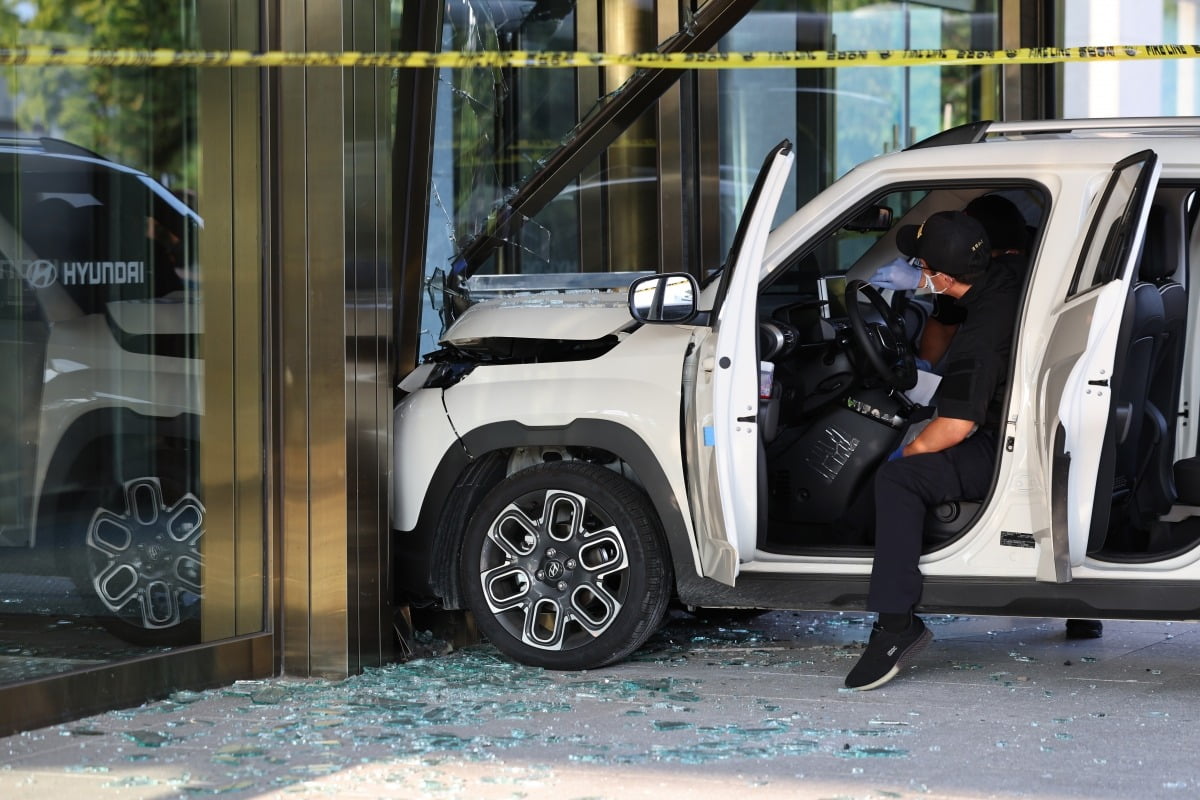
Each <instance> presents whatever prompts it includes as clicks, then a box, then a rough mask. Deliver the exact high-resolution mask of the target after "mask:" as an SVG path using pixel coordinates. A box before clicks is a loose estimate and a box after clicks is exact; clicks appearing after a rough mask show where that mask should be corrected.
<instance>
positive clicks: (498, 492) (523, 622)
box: [460, 461, 672, 670]
mask: <svg viewBox="0 0 1200 800" xmlns="http://www.w3.org/2000/svg"><path fill="white" fill-rule="evenodd" d="M460 570H461V580H462V586H463V591H464V594H465V596H466V600H467V607H468V608H470V610H471V612H472V613H473V614H474V615H475V619H476V622H477V623H478V625H479V629H480V631H482V632H483V634H484V635H485V636H486V637H487V638H488V640H489V641H490V642H491V643H492V644H493V645H495V646H496V647H497V648H498V649H499V650H501V651H502V652H503V653H505V654H506V655H508V656H509V657H510V658H512V659H513V660H515V661H519V662H521V663H523V664H529V665H531V666H537V667H546V668H549V669H564V670H579V669H592V668H595V667H601V666H604V665H606V664H611V663H613V662H615V661H620V660H621V659H623V658H625V657H626V656H628V655H629V654H630V653H632V652H633V651H634V650H636V649H637V648H638V647H640V646H641V645H642V644H643V643H644V642H645V641H646V639H647V638H649V636H650V635H651V634H652V633H654V632H655V631H656V630H658V627H659V626H660V625H661V624H662V620H663V617H664V616H665V614H666V611H667V605H668V602H669V601H670V598H671V590H672V572H671V563H670V558H669V557H668V554H667V550H666V547H665V545H664V543H663V537H662V535H661V533H660V529H659V525H658V521H657V517H656V516H655V515H654V512H653V511H652V507H651V504H650V501H649V499H648V498H647V497H646V495H645V494H644V493H643V492H642V491H641V490H640V489H639V488H637V487H636V486H634V485H633V484H632V483H630V482H629V481H627V480H625V479H624V478H622V477H621V476H620V475H617V474H616V473H615V472H613V471H611V470H608V469H605V468H603V467H598V466H596V465H594V464H588V463H586V462H581V461H562V462H555V463H552V464H542V465H538V466H535V467H531V468H529V469H526V470H522V471H521V472H518V473H516V474H514V475H511V476H509V477H508V478H505V479H504V480H503V481H501V482H500V483H499V484H497V485H496V487H495V488H494V489H492V491H490V492H489V493H488V494H487V496H486V497H485V498H484V499H483V502H481V503H480V505H479V508H478V509H477V510H476V511H475V513H474V514H473V515H472V517H471V522H470V524H469V525H468V527H467V533H466V537H465V539H464V542H463V550H462V558H461V561H460Z"/></svg>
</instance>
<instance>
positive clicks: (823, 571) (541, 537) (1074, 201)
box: [393, 119, 1200, 668]
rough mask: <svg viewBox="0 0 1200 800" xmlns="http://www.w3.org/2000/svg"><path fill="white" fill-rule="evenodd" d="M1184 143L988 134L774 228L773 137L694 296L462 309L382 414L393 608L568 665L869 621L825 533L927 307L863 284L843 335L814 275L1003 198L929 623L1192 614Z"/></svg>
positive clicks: (917, 160)
mask: <svg viewBox="0 0 1200 800" xmlns="http://www.w3.org/2000/svg"><path fill="white" fill-rule="evenodd" d="M1198 146H1200V119H1172V120H1108V121H1104V120H1098V121H1056V122H1029V123H1006V124H987V123H981V124H978V125H972V126H968V127H965V128H959V129H954V130H951V131H947V132H946V133H944V134H941V135H939V136H937V137H934V139H931V140H929V141H927V142H925V143H922V144H921V145H919V146H917V147H914V148H911V149H909V150H906V151H903V152H899V153H893V154H890V155H886V156H883V157H880V158H877V159H874V160H872V161H869V162H867V163H865V164H862V165H860V166H859V167H857V168H855V169H854V170H852V171H850V172H849V173H848V174H847V175H846V176H844V177H843V178H842V179H840V180H839V181H837V182H836V183H835V184H834V185H832V186H831V187H830V188H828V189H827V190H826V191H824V192H822V193H821V194H820V195H819V196H818V197H816V198H815V199H814V200H813V201H812V202H810V203H809V204H807V205H806V206H804V207H803V208H802V209H800V210H799V211H798V212H796V213H795V214H794V215H793V216H792V217H791V218H790V219H789V220H787V221H786V222H785V223H783V224H782V225H780V226H779V227H778V228H777V229H776V230H774V231H771V232H770V233H769V235H768V230H767V229H768V227H769V225H770V220H771V219H772V217H773V214H774V211H775V206H776V203H777V200H778V197H779V192H780V190H781V188H782V185H783V183H784V180H785V179H786V176H787V174H788V171H789V169H790V165H791V161H792V158H791V154H790V148H789V147H788V146H787V145H786V144H785V145H781V146H780V147H779V148H777V149H776V150H775V151H774V152H773V153H772V154H771V155H770V156H769V157H768V159H767V162H766V164H765V165H764V170H763V173H762V175H761V176H760V178H759V181H758V183H757V185H756V186H755V190H754V192H753V194H752V197H751V199H750V203H749V205H748V208H747V211H746V216H745V218H744V219H743V221H742V226H741V228H740V229H739V234H738V237H737V241H736V242H735V245H734V252H733V254H732V255H731V258H730V261H729V263H728V264H727V266H726V268H725V270H724V271H723V272H722V273H720V274H719V275H718V276H717V277H716V278H715V279H713V280H711V281H710V282H709V283H708V284H707V285H705V286H703V287H699V286H694V285H693V282H692V279H691V278H689V277H687V276H652V277H649V278H642V279H639V282H637V283H635V284H634V285H633V287H632V288H631V291H630V293H629V297H628V298H627V297H626V296H622V295H614V294H600V293H598V294H595V295H590V296H578V295H549V296H533V297H526V298H513V299H497V300H492V301H488V302H484V303H480V304H477V305H474V306H472V307H470V308H469V309H467V311H466V312H465V313H464V314H463V315H462V316H461V317H460V318H459V319H458V320H457V322H456V323H455V324H454V326H453V327H451V328H450V329H449V330H448V331H447V333H446V334H445V336H444V337H443V339H442V345H443V348H442V349H441V350H440V351H438V352H436V353H433V354H431V355H430V356H429V357H427V358H426V360H425V363H423V364H422V365H421V366H419V367H418V368H417V369H416V370H415V371H414V372H413V373H411V374H410V375H409V376H408V377H407V378H406V379H405V380H404V381H403V383H402V386H401V388H402V389H403V390H405V392H407V394H406V396H405V397H404V398H403V399H402V401H401V402H400V403H399V405H398V406H397V408H396V410H395V448H396V450H395V453H396V460H395V463H396V469H395V471H394V509H393V527H394V528H395V529H396V534H395V536H396V542H397V543H398V549H397V551H398V553H400V554H401V555H400V557H399V559H398V566H397V569H398V570H399V583H400V587H401V589H402V591H404V592H406V593H407V595H408V597H409V599H411V600H414V601H425V602H431V603H438V604H440V605H442V606H443V607H447V608H469V609H470V610H471V611H472V612H474V615H475V616H476V618H477V620H478V623H479V625H480V628H481V629H482V630H483V631H484V633H485V634H486V635H487V636H488V637H489V638H490V639H491V641H492V642H493V643H494V644H495V645H496V646H497V647H499V648H500V649H502V650H503V651H505V652H506V653H508V654H510V655H511V656H513V657H514V658H516V659H518V660H521V661H524V662H527V663H532V664H540V665H544V666H549V667H560V668H584V667H591V666H596V665H600V664H605V663H608V662H611V661H614V660H617V659H620V658H623V657H625V656H626V655H628V654H629V653H630V652H632V651H633V650H634V649H635V648H637V647H638V646H639V645H640V644H641V643H642V642H643V641H644V640H645V638H646V637H647V636H648V635H649V634H650V633H651V632H652V631H653V630H654V629H655V627H656V626H657V625H658V624H659V622H660V620H661V619H662V616H663V613H664V611H665V609H666V608H667V606H668V603H670V602H671V601H672V600H673V599H677V600H678V601H680V602H682V603H683V604H686V605H689V606H703V607H742V608H806V609H816V608H825V609H861V608H862V607H863V606H864V604H865V595H866V589H867V583H868V577H869V573H870V568H871V557H872V550H871V548H869V547H866V546H861V545H858V544H854V543H851V542H848V541H846V540H845V538H844V533H845V532H844V531H842V530H841V529H839V527H838V526H837V525H836V524H835V522H836V520H838V518H839V517H840V515H841V514H842V513H843V512H844V511H845V510H846V508H847V507H848V506H849V505H850V504H851V503H852V502H853V499H854V497H855V495H856V493H857V492H858V491H859V490H860V489H861V488H862V487H863V485H864V483H865V481H866V480H867V479H868V478H869V476H870V475H871V473H872V471H873V470H874V468H875V467H876V466H877V465H878V463H879V462H880V460H881V459H883V458H884V457H885V456H886V454H887V453H889V452H890V451H891V450H892V449H893V448H894V447H895V446H896V443H897V441H898V439H899V437H900V436H901V435H902V432H903V428H904V425H905V420H906V419H907V418H908V417H910V416H911V415H912V414H913V413H915V411H916V409H913V408H912V407H911V404H910V403H909V402H908V400H907V398H906V397H905V396H904V395H903V393H902V391H901V389H900V388H897V387H907V386H908V385H909V384H910V383H911V380H912V379H913V377H914V376H913V375H912V373H911V371H910V370H911V363H912V362H911V358H910V357H909V355H910V354H909V352H908V348H909V346H910V343H911V339H912V338H913V337H915V336H916V335H917V334H918V332H919V325H920V324H921V321H922V319H923V318H924V307H923V306H922V305H921V303H922V302H923V301H922V300H921V299H920V298H917V299H913V300H908V299H907V298H901V297H893V298H892V304H891V305H889V304H887V303H885V302H884V301H883V299H882V298H881V297H880V296H879V295H878V293H876V292H874V290H872V289H869V288H868V289H862V288H860V287H861V286H862V284H861V283H860V282H855V281H853V280H852V281H851V282H850V284H849V287H850V295H849V297H848V301H847V302H846V304H845V316H841V315H839V314H836V313H831V312H830V311H829V310H828V309H829V304H828V302H826V301H825V300H826V299H827V298H832V297H833V296H834V295H833V294H831V293H830V292H829V291H828V290H827V289H826V290H822V286H821V284H822V283H823V282H824V283H828V281H826V280H825V279H826V278H828V277H830V276H842V277H849V278H852V279H853V278H860V277H863V276H865V275H869V274H870V273H871V272H872V271H873V269H874V268H875V267H876V266H878V265H880V264H882V263H884V262H886V261H888V260H890V259H891V258H893V257H894V256H895V255H896V254H897V253H896V247H895V230H896V229H897V227H898V226H899V225H901V224H905V223H910V222H914V221H917V222H919V221H921V220H923V219H924V218H925V217H927V216H928V215H929V214H930V213H932V212H934V211H938V210H943V209H949V208H961V207H963V206H964V205H965V204H966V203H967V201H968V200H970V199H971V198H973V197H975V196H977V195H979V194H982V193H987V192H1000V193H1004V194H1005V195H1007V196H1009V197H1010V198H1012V199H1014V200H1015V201H1017V202H1018V204H1019V205H1020V206H1021V207H1022V209H1023V210H1024V213H1025V216H1026V222H1027V223H1028V226H1029V228H1030V229H1031V231H1032V234H1033V248H1032V253H1031V258H1030V264H1029V267H1028V277H1027V283H1026V291H1025V299H1024V302H1023V304H1022V308H1021V311H1020V313H1019V319H1018V320H1016V321H1015V324H1017V326H1018V328H1017V334H1016V337H1015V340H1014V355H1013V358H1012V362H1011V366H1010V379H1009V381H1008V398H1007V413H1006V416H1005V419H1006V423H1005V424H1004V426H1003V430H1002V431H1001V444H1002V446H1001V448H1000V452H999V454H998V456H997V461H996V466H995V478H994V481H993V485H992V489H991V492H990V494H989V496H988V497H986V498H964V499H963V500H962V501H959V502H955V503H948V504H946V505H944V506H942V507H939V508H937V509H935V510H934V511H933V512H931V514H930V516H929V519H928V524H927V539H926V551H925V554H924V556H923V558H922V561H921V569H922V571H923V573H924V574H925V576H926V581H925V593H924V598H923V603H922V609H923V610H925V611H928V612H962V613H977V614H987V613H1002V614H1022V615H1039V616H1041V615H1046V616H1064V617H1066V616H1073V617H1105V616H1119V617H1128V618H1139V617H1146V618H1179V619H1182V618H1193V619H1194V618H1196V617H1197V616H1198V615H1200V460H1197V459H1195V458H1194V456H1195V453H1196V437H1195V434H1194V433H1193V431H1192V426H1191V425H1190V419H1189V416H1188V409H1190V408H1192V407H1195V406H1196V403H1197V400H1198V399H1200V373H1198V372H1197V370H1196V369H1194V367H1193V365H1194V363H1195V362H1196V358H1197V354H1196V353H1195V352H1194V347H1193V346H1192V345H1191V342H1192V341H1193V340H1195V339H1196V337H1195V336H1194V335H1193V334H1192V329H1193V328H1194V327H1195V319H1196V318H1197V312H1196V310H1195V305H1196V300H1195V298H1194V297H1193V298H1192V299H1191V300H1189V296H1188V292H1189V286H1190V284H1191V282H1192V281H1191V274H1192V270H1193V269H1194V267H1193V266H1191V265H1190V262H1189V258H1190V254H1191V253H1192V252H1195V249H1196V247H1197V244H1198V243H1200V233H1197V228H1196V224H1195V221H1196V218H1197V213H1196V208H1197V207H1198V204H1197V202H1196V201H1197V199H1198V198H1197V196H1196V195H1197V190H1200V161H1198V160H1197V159H1196V158H1195V152H1196V150H1197V147H1198ZM764 363H770V364H771V365H772V369H773V372H772V369H763V368H762V365H763V364H764ZM768 372H770V373H771V374H772V376H773V380H772V381H770V382H768V381H764V382H763V385H762V386H760V374H767V373H768Z"/></svg>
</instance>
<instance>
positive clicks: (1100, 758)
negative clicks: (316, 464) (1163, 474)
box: [0, 612, 1200, 800]
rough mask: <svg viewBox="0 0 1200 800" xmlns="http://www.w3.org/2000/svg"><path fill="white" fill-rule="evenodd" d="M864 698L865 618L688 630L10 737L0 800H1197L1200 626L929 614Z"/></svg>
mask: <svg viewBox="0 0 1200 800" xmlns="http://www.w3.org/2000/svg"><path fill="white" fill-rule="evenodd" d="M926 619H927V621H928V622H929V623H930V625H931V627H932V629H933V631H934V634H935V636H936V639H935V641H934V643H933V644H932V645H930V647H929V648H928V649H927V650H926V651H925V652H924V653H922V654H921V656H920V657H919V658H918V659H917V662H916V663H915V664H914V666H913V667H912V668H911V669H909V670H907V671H906V672H905V673H904V674H903V675H901V676H900V677H899V678H897V679H896V680H895V681H893V682H892V683H890V684H888V685H887V686H885V687H883V688H882V689H879V690H876V691H874V692H866V693H857V692H849V691H846V690H844V689H842V688H841V686H842V679H843V678H844V676H845V673H846V672H847V670H849V668H850V667H851V666H852V665H853V663H854V660H855V659H856V658H857V656H858V654H859V653H860V652H861V649H862V642H863V641H864V640H865V638H866V634H867V625H866V623H865V622H864V620H863V618H862V617H861V616H860V615H856V614H797V613H792V612H777V613H772V614H766V615H763V616H760V617H757V618H754V619H751V620H748V621H747V620H738V619H736V618H728V617H720V616H717V615H714V616H713V617H712V618H709V619H704V620H700V619H696V618H694V617H692V616H690V615H686V614H682V613H679V614H677V615H675V616H674V618H673V621H672V622H671V624H670V625H668V626H667V627H666V628H665V629H664V630H663V631H662V632H661V633H659V634H658V635H657V636H656V637H655V638H654V639H653V640H652V641H651V643H650V644H648V645H647V646H646V647H645V648H643V650H641V651H640V652H639V653H637V654H635V656H634V657H633V658H632V659H630V660H628V661H626V662H624V663H621V664H618V665H616V666H613V667H610V668H606V669H601V670H594V671H590V672H581V673H556V672H546V671H543V670H538V669H531V668H527V667H521V666H518V665H514V664H512V663H510V662H508V661H505V660H504V659H502V658H501V657H500V656H499V655H498V654H497V652H496V651H495V650H494V649H492V648H491V647H490V646H487V645H479V646H475V647H471V648H467V649H464V650H461V651H458V652H456V653H453V654H450V655H447V656H442V657H438V658H430V659H425V660H421V661H414V662H409V663H406V664H396V665H392V666H389V667H386V668H381V669H376V670H371V671H369V672H368V673H366V674H364V675H360V676H356V677H354V678H351V679H349V680H345V681H340V682H330V681H315V680H296V679H276V680H269V681H256V682H242V683H237V684H234V685H232V686H229V687H225V688H223V689H216V690H211V691H207V692H180V693H177V694H176V695H175V696H174V697H172V698H171V699H169V700H164V701H160V702H155V703H150V704H147V705H144V706H141V707H138V708H133V709H127V710H123V711H114V712H110V713H107V714H102V715H99V716H95V717H91V718H87V719H83V720H79V721H76V722H72V723H67V724H63V725H58V726H54V727H51V728H46V729H42V730H37V731H31V732H28V733H24V734H20V735H17V736H11V737H7V738H3V739H0V797H3V798H21V799H23V798H87V800H101V799H102V798H117V797H119V798H122V800H124V799H126V798H170V797H188V798H191V797H204V796H208V795H217V796H220V797H222V798H250V797H255V798H257V797H264V798H266V797H279V798H290V797H323V798H324V797H330V798H368V797H369V798H472V799H473V798H506V799H507V798H513V799H514V800H515V799H516V798H554V799H555V800H584V799H585V798H586V799H589V800H592V799H595V800H599V799H600V798H610V799H611V800H617V799H618V798H619V799H620V800H631V799H633V798H655V799H656V800H665V798H676V797H683V796H688V797H689V798H695V799H696V800H699V799H700V798H728V797H737V798H741V799H744V800H757V798H784V797H787V798H831V799H832V798H986V797H1000V798H1009V797H1034V798H1061V797H1080V798H1084V797H1086V798H1122V799H1124V798H1130V797H1136V798H1157V797H1164V798H1190V797H1196V796H1200V763H1198V761H1200V759H1197V758H1196V756H1195V754H1194V752H1193V749H1194V748H1193V743H1194V742H1195V741H1196V734H1195V731H1196V727H1195V726H1196V724H1197V721H1198V718H1200V628H1198V627H1197V626H1196V625H1192V624H1183V623H1174V624H1171V623H1146V622H1140V623H1134V622H1109V623H1107V624H1106V627H1105V635H1104V637H1103V638H1102V639H1098V640H1088V641H1066V640H1065V639H1064V638H1063V626H1062V622H1061V621H1060V620H1041V619H1018V618H983V617H979V618H964V617H928V618H926Z"/></svg>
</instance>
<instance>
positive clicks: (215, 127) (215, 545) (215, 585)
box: [197, 5, 238, 641]
mask: <svg viewBox="0 0 1200 800" xmlns="http://www.w3.org/2000/svg"><path fill="white" fill-rule="evenodd" d="M224 10H225V12H226V13H224V14H221V15H215V14H205V15H202V16H201V18H200V20H199V22H200V37H201V39H200V44H201V47H204V48H206V49H211V50H221V49H226V48H228V47H230V46H231V41H230V31H229V19H230V13H229V12H230V10H231V9H229V7H228V6H227V5H226V7H225V9H224ZM230 73H231V71H230V70H199V71H198V75H197V90H198V95H199V98H198V99H199V106H200V108H199V111H200V113H199V114H198V115H197V117H198V120H199V131H198V135H199V139H200V152H201V153H202V154H203V158H201V160H200V163H201V172H200V186H199V192H198V196H197V202H198V210H199V213H200V216H201V218H203V219H204V228H203V229H202V230H201V232H200V242H199V257H200V262H201V265H202V269H201V281H202V284H201V292H202V296H203V298H204V338H203V359H204V382H203V392H204V409H205V414H204V423H203V427H202V433H201V437H200V474H201V488H202V491H201V497H202V498H203V500H204V504H205V508H206V526H205V535H204V538H203V539H202V546H203V550H204V567H203V573H202V575H201V579H202V583H203V586H204V601H203V607H202V609H203V615H202V617H201V628H202V638H203V640H204V641H214V640H217V639H224V638H228V637H230V636H233V635H234V633H235V631H236V613H237V591H236V588H235V587H236V580H237V568H236V557H235V553H236V541H237V534H238V529H237V527H236V522H235V516H236V514H235V506H236V503H235V499H234V491H233V485H234V480H235V477H234V450H235V435H234V430H235V423H234V417H235V410H234V409H235V404H234V400H233V395H234V369H233V365H234V363H235V353H234V321H233V317H232V314H231V311H232V309H233V307H234V293H233V275H234V256H233V248H232V243H233V236H234V224H233V207H232V197H231V191H230V188H231V187H230V181H229V174H230V171H229V165H231V164H232V163H233V149H232V137H231V135H230V132H231V131H232V130H233V108H232V104H231V102H230V99H231V97H232V94H233V91H232V75H231V74H230Z"/></svg>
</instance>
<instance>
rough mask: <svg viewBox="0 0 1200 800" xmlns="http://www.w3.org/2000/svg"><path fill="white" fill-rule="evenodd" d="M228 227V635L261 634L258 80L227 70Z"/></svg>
mask: <svg viewBox="0 0 1200 800" xmlns="http://www.w3.org/2000/svg"><path fill="white" fill-rule="evenodd" d="M232 36H233V47H234V48H238V49H250V48H255V47H258V46H259V42H260V37H259V8H258V3H257V2H256V1H255V0H238V6H237V9H236V13H235V18H234V24H233V26H232ZM232 78H233V79H232V81H231V90H232V106H233V127H232V131H233V162H232V169H230V170H229V171H228V172H229V177H230V180H231V182H232V184H233V185H232V205H233V219H234V220H236V221H237V224H236V225H234V231H233V233H234V238H233V263H234V265H235V267H234V272H233V296H234V307H233V308H234V319H233V324H234V330H235V335H234V341H235V342H236V343H237V346H236V347H235V349H234V353H235V361H234V397H233V402H234V419H235V428H234V432H233V433H234V437H235V442H237V448H236V452H235V464H234V474H235V476H236V483H235V484H234V486H235V489H234V502H235V506H234V524H235V526H236V528H235V530H237V532H238V537H237V552H236V553H235V558H236V563H237V571H236V575H237V585H236V592H237V605H236V622H235V628H236V633H237V634H239V635H242V634H249V633H254V632H257V631H262V630H266V629H268V628H267V627H265V626H268V627H269V620H268V616H267V615H268V609H269V608H270V606H269V605H268V603H267V596H268V595H267V586H268V579H269V576H270V574H271V570H270V562H269V561H268V558H269V550H268V543H269V542H270V541H272V537H271V536H270V535H269V532H270V531H271V530H272V527H271V525H270V524H269V523H270V520H271V519H272V517H271V516H269V515H268V514H267V503H266V501H267V493H266V486H267V466H268V459H267V458H266V457H265V454H266V453H270V452H272V450H273V444H274V443H273V439H272V437H271V436H270V431H269V429H268V428H267V424H266V420H267V416H266V413H265V409H266V399H267V396H268V395H267V391H266V386H265V385H264V380H263V376H264V375H265V374H266V370H265V369H264V361H265V360H266V358H267V355H268V352H269V351H268V346H267V343H268V339H267V329H266V324H265V322H264V320H266V319H269V316H268V315H267V304H266V298H265V293H264V285H265V282H264V280H263V277H264V276H263V267H264V264H266V263H267V261H266V259H264V258H263V255H262V254H263V241H264V236H263V222H264V219H265V217H264V214H263V191H262V187H263V163H262V136H263V128H262V126H261V124H260V120H261V118H262V91H261V88H262V78H263V73H262V72H261V71H258V70H245V69H243V70H235V71H234V74H233V76H232Z"/></svg>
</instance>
